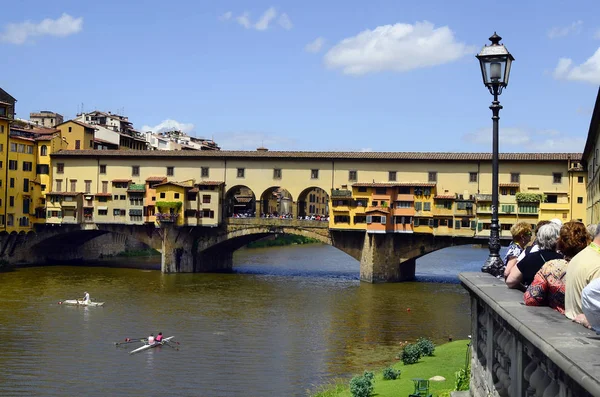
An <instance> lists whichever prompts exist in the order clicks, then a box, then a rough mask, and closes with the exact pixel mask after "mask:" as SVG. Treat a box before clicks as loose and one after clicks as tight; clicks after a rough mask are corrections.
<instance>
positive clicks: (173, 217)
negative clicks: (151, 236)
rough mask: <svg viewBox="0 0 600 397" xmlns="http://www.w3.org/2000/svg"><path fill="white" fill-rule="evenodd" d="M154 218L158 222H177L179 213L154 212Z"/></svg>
mask: <svg viewBox="0 0 600 397" xmlns="http://www.w3.org/2000/svg"><path fill="white" fill-rule="evenodd" d="M155 216H156V220H157V221H158V222H161V223H174V222H177V218H178V217H179V214H161V213H156V214H155Z"/></svg>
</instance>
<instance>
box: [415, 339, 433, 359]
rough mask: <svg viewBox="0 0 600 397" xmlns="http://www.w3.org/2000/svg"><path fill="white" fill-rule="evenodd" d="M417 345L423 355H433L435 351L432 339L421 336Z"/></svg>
mask: <svg viewBox="0 0 600 397" xmlns="http://www.w3.org/2000/svg"><path fill="white" fill-rule="evenodd" d="M417 346H418V347H419V350H420V351H421V356H433V352H434V351H435V345H434V344H433V342H432V341H431V339H427V338H419V339H418V340H417Z"/></svg>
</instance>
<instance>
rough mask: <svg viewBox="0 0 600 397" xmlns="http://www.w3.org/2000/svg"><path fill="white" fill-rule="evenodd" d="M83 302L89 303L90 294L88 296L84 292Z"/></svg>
mask: <svg viewBox="0 0 600 397" xmlns="http://www.w3.org/2000/svg"><path fill="white" fill-rule="evenodd" d="M83 302H84V303H90V294H88V293H87V291H85V292H84V294H83Z"/></svg>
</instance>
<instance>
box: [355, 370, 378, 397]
mask: <svg viewBox="0 0 600 397" xmlns="http://www.w3.org/2000/svg"><path fill="white" fill-rule="evenodd" d="M374 378H375V374H373V372H369V371H365V372H364V374H363V375H362V376H355V377H354V378H352V380H351V381H350V393H352V397H369V396H370V395H371V393H373V388H374V387H373V380H374Z"/></svg>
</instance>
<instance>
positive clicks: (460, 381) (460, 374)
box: [454, 368, 471, 391]
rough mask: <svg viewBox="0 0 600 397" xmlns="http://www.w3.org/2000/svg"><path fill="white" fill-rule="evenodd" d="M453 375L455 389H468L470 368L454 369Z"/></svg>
mask: <svg viewBox="0 0 600 397" xmlns="http://www.w3.org/2000/svg"><path fill="white" fill-rule="evenodd" d="M454 377H455V380H456V381H455V383H454V386H455V389H456V390H457V391H465V390H469V381H470V379H471V370H470V368H467V369H464V368H462V369H461V370H459V371H456V372H455V373H454Z"/></svg>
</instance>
